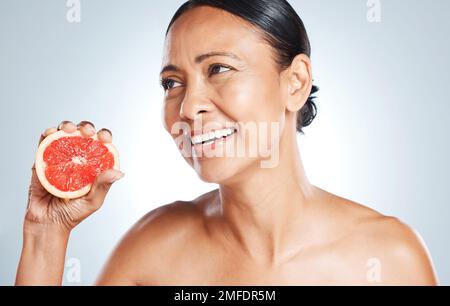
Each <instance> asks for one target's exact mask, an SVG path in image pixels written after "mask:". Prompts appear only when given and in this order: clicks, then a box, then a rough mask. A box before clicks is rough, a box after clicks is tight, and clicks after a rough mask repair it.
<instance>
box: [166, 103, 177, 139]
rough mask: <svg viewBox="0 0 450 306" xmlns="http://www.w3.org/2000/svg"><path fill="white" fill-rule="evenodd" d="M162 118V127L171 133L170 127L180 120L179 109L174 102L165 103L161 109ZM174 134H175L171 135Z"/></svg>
mask: <svg viewBox="0 0 450 306" xmlns="http://www.w3.org/2000/svg"><path fill="white" fill-rule="evenodd" d="M162 119H163V123H164V128H165V129H166V131H167V132H169V133H171V131H172V127H173V126H174V124H175V123H177V122H179V121H180V111H179V109H178V108H177V104H176V103H170V102H169V103H165V104H164V106H163V110H162ZM173 136H175V135H173Z"/></svg>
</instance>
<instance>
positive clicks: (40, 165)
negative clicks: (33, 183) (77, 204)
mask: <svg viewBox="0 0 450 306" xmlns="http://www.w3.org/2000/svg"><path fill="white" fill-rule="evenodd" d="M62 137H84V136H83V135H82V134H81V132H80V131H76V132H74V133H71V134H69V133H66V132H64V131H58V132H56V133H53V134H51V135H49V136H48V137H46V138H45V139H44V140H43V141H42V142H41V144H40V145H39V148H38V150H37V153H36V163H35V167H36V174H37V176H38V178H39V181H40V183H41V185H42V186H43V187H44V188H45V190H47V191H48V192H49V193H50V194H52V195H54V196H55V197H58V198H61V199H67V200H71V199H77V198H81V197H83V196H85V195H87V194H88V193H89V191H90V190H91V188H92V184H89V185H86V186H85V187H83V188H81V189H79V190H77V191H70V192H65V191H61V190H59V189H57V188H56V187H55V186H53V185H52V184H50V183H49V182H48V180H47V178H46V176H45V168H46V163H45V161H44V152H45V150H46V149H47V147H48V146H49V145H50V144H51V143H52V142H54V141H55V140H58V139H60V138H62ZM91 138H92V139H93V140H98V137H97V134H95V136H93V137H91ZM102 144H103V145H104V146H105V147H106V148H107V149H108V150H109V152H111V154H112V155H113V156H114V168H113V169H114V170H120V164H119V154H118V152H117V149H116V147H115V146H114V145H113V144H112V143H102Z"/></svg>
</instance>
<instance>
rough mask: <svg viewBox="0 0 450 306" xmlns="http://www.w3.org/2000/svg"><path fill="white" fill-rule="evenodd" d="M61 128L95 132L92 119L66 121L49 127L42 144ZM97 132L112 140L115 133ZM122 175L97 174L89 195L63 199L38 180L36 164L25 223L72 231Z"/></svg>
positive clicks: (115, 173) (88, 134) (100, 138)
mask: <svg viewBox="0 0 450 306" xmlns="http://www.w3.org/2000/svg"><path fill="white" fill-rule="evenodd" d="M58 130H63V131H65V132H66V133H69V134H71V133H74V132H76V131H77V130H80V132H81V133H82V135H83V136H86V137H92V136H94V135H95V133H96V130H95V127H94V125H93V124H92V123H90V122H87V121H83V122H80V123H79V124H78V125H75V124H73V123H72V122H68V121H64V122H62V123H61V124H60V125H59V127H58V128H50V129H47V130H46V131H45V132H44V134H42V135H41V139H40V141H39V143H41V142H42V141H43V140H44V139H45V137H47V136H49V135H51V134H53V133H55V132H57V131H58ZM97 134H98V135H97V136H98V139H99V140H100V141H102V142H105V143H110V142H112V133H111V132H110V131H109V130H107V129H102V130H100V131H99V132H98V133H97ZM122 177H123V173H122V172H120V171H117V170H108V171H105V172H103V173H102V174H100V175H99V176H98V177H97V179H96V180H95V182H94V184H93V186H92V189H91V191H90V192H89V193H88V194H87V195H86V196H84V197H82V198H79V199H74V200H64V199H60V198H57V197H55V196H53V195H52V194H50V193H48V192H47V190H45V188H44V187H43V186H42V185H41V183H40V182H39V179H38V176H37V174H36V169H35V166H34V165H33V167H32V176H31V184H30V188H29V196H28V208H27V212H26V216H25V226H27V225H30V227H33V226H34V227H36V225H41V226H45V227H46V228H52V229H54V230H55V231H61V232H63V233H69V232H70V231H71V230H72V229H73V228H74V227H75V226H77V225H78V224H79V223H80V222H81V221H83V220H84V219H86V218H87V217H89V216H90V215H91V214H92V213H94V212H95V211H97V210H98V209H99V208H100V207H101V206H102V204H103V202H104V200H105V197H106V194H107V193H108V191H109V189H110V187H111V185H112V184H113V183H114V182H115V181H117V180H119V179H121V178H122Z"/></svg>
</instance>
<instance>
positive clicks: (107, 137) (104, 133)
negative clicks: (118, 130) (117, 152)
mask: <svg viewBox="0 0 450 306" xmlns="http://www.w3.org/2000/svg"><path fill="white" fill-rule="evenodd" d="M97 137H98V140H100V141H101V142H105V143H111V142H112V132H111V131H110V130H108V129H101V130H100V131H99V132H98V133H97Z"/></svg>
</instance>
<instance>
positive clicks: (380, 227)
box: [337, 198, 437, 285]
mask: <svg viewBox="0 0 450 306" xmlns="http://www.w3.org/2000/svg"><path fill="white" fill-rule="evenodd" d="M337 202H338V203H339V205H338V206H341V205H342V206H341V207H342V208H341V209H342V213H343V214H345V215H346V217H345V218H344V219H343V220H345V223H346V224H347V231H346V235H344V238H343V239H342V245H343V246H344V247H345V249H346V250H347V251H349V252H351V253H352V255H351V258H352V259H353V260H359V259H363V260H364V261H365V268H366V272H370V268H371V267H373V268H379V272H380V279H379V280H378V282H379V283H381V284H386V285H436V284H437V277H436V274H435V271H434V268H433V264H432V261H431V257H430V255H429V252H428V250H427V247H426V245H425V243H424V241H423V239H422V238H421V236H420V234H419V233H418V232H417V231H415V230H414V229H413V228H411V227H410V226H409V225H407V224H406V223H404V222H403V221H401V220H400V219H398V218H396V217H392V216H385V215H383V214H381V213H379V212H377V211H375V210H373V209H371V208H368V207H366V206H364V205H361V204H358V203H355V202H353V201H350V200H347V199H342V198H339V199H338V200H337Z"/></svg>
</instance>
